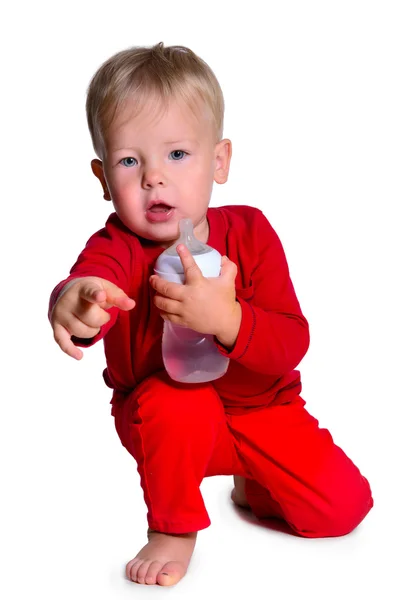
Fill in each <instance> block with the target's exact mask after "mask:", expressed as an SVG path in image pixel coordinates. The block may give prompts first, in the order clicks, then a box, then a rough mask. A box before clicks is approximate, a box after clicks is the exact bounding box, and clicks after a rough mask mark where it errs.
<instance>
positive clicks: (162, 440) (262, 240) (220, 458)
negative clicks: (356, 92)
mask: <svg viewBox="0 0 400 600" xmlns="http://www.w3.org/2000/svg"><path fill="white" fill-rule="evenodd" d="M86 108H87V118H88V124H89V129H90V133H91V137H92V141H93V146H94V149H95V152H96V154H97V156H98V157H99V158H97V159H94V160H93V161H92V165H91V166H92V170H93V173H94V175H95V176H96V177H97V178H98V179H99V181H100V183H101V185H102V189H103V192H104V198H105V200H108V201H111V202H112V204H113V207H114V210H115V212H113V213H112V214H111V215H110V217H109V218H108V220H107V222H106V224H105V227H104V228H103V229H101V230H100V231H98V232H97V233H95V234H94V235H93V236H92V237H91V238H90V239H89V241H88V242H87V244H86V247H85V248H84V250H83V251H82V252H81V254H80V255H79V257H78V259H77V261H76V263H75V264H74V266H73V267H72V269H71V272H70V276H69V277H68V278H67V279H65V280H64V281H62V282H61V283H60V284H59V285H58V286H57V287H56V288H55V289H54V291H53V293H52V295H51V299H50V309H49V317H50V321H51V324H52V327H53V331H54V338H55V340H56V342H57V343H58V345H59V346H60V348H61V349H62V350H63V351H64V352H66V353H67V354H68V355H70V356H71V357H73V358H76V359H78V360H79V359H81V358H82V356H83V353H82V350H81V349H80V347H88V346H91V345H92V344H95V343H96V342H97V341H98V340H100V339H103V341H104V349H105V355H106V362H107V368H106V369H105V371H104V379H105V383H106V384H107V385H108V386H109V387H110V388H112V390H113V394H112V400H111V404H112V410H111V413H112V415H113V416H114V418H115V426H116V430H117V432H118V435H119V437H120V439H121V442H122V444H123V445H124V446H125V448H126V449H127V450H128V452H130V453H131V454H132V456H133V457H134V458H135V460H136V462H137V468H138V472H139V475H140V480H141V486H142V488H143V493H144V500H145V502H146V505H147V508H148V513H147V516H148V526H149V529H148V543H147V544H146V545H145V546H144V547H143V548H142V549H141V550H140V552H139V553H138V554H137V555H136V557H135V558H133V559H132V560H131V561H130V562H128V564H127V566H126V574H127V577H128V578H129V579H131V580H132V581H134V582H137V583H142V584H159V585H165V586H168V585H174V584H176V583H177V582H178V581H179V580H180V579H181V578H182V577H183V576H184V575H185V573H186V571H187V568H188V565H189V562H190V559H191V556H192V553H193V550H194V547H195V542H196V536H197V532H198V531H199V530H201V529H204V528H206V527H208V526H209V525H210V519H209V516H208V513H207V510H206V508H205V506H204V502H203V498H202V495H201V492H200V489H199V488H200V484H201V482H202V480H203V478H204V477H210V476H213V475H233V476H234V489H233V491H232V496H231V497H232V500H233V502H234V503H236V504H237V505H239V506H241V507H243V508H245V509H247V510H251V511H253V513H254V514H255V515H256V516H257V517H258V518H259V519H265V518H275V519H281V520H284V521H285V522H286V523H287V524H288V526H289V527H290V529H291V530H292V531H293V533H294V534H295V535H298V536H303V537H327V536H341V535H345V534H347V533H349V532H350V531H352V530H353V529H354V528H355V527H357V525H358V524H359V523H360V522H361V521H362V520H363V519H364V517H365V516H366V515H367V513H368V512H369V510H370V509H371V507H372V506H373V499H372V496H371V490H370V486H369V484H368V481H367V480H366V479H365V477H363V476H362V475H361V473H360V471H359V470H358V468H357V467H356V466H355V465H354V464H353V463H352V461H351V460H350V459H349V458H348V457H347V456H346V454H345V453H344V452H343V451H342V450H341V449H340V448H339V447H338V446H336V445H335V444H334V442H333V440H332V437H331V435H330V433H329V432H328V431H327V430H326V429H321V428H319V426H318V421H317V420H316V419H315V418H313V417H312V416H311V415H310V414H309V413H308V412H307V411H306V409H305V401H304V400H303V399H302V397H301V396H300V392H301V380H300V373H299V371H297V370H295V367H296V366H297V365H298V364H299V363H300V361H301V360H302V358H303V357H304V355H305V354H306V352H307V349H308V346H309V329H308V323H307V320H306V319H305V317H304V316H303V314H302V311H301V308H300V305H299V302H298V300H297V297H296V294H295V291H294V288H293V285H292V282H291V279H290V276H289V270H288V265H287V262H286V258H285V254H284V250H283V248H282V244H281V242H280V240H279V238H278V236H277V234H276V232H275V231H274V229H273V228H272V226H271V225H270V223H269V222H268V220H267V219H266V217H265V216H264V214H263V213H262V212H261V211H260V210H258V209H256V208H253V207H250V206H247V205H240V206H236V205H233V206H224V207H219V208H210V207H209V202H210V197H211V193H212V187H213V182H214V181H215V182H217V183H220V184H222V183H225V182H226V181H227V179H228V174H229V167H230V160H231V153H232V144H231V142H230V140H229V139H226V138H223V137H222V132H223V114H224V101H223V95H222V91H221V89H220V86H219V84H218V81H217V79H216V77H215V75H214V73H213V72H212V71H211V69H210V68H209V66H208V65H207V64H206V63H205V62H204V61H203V60H201V59H200V58H199V57H198V56H196V55H195V54H194V53H193V52H192V51H191V50H189V49H188V48H185V47H181V46H173V47H164V45H163V44H162V43H160V44H157V45H156V46H154V47H152V48H146V47H143V48H142V47H135V48H131V49H128V50H125V51H122V52H119V53H118V54H116V55H115V56H112V57H111V58H110V59H109V60H107V61H106V62H105V63H104V64H103V65H102V66H101V67H100V68H99V70H98V71H97V72H96V74H95V75H94V77H93V79H92V81H91V83H90V86H89V90H88V96H87V105H86ZM183 218H190V219H191V220H192V222H193V224H194V232H195V235H196V237H197V238H198V239H200V240H201V241H202V242H204V243H207V244H208V245H210V246H212V247H213V248H216V249H217V250H218V251H219V252H220V253H221V256H222V257H223V258H222V264H221V274H220V277H217V278H211V279H207V278H205V277H203V276H202V274H201V271H200V270H199V268H198V267H197V265H196V263H195V262H194V260H193V258H192V256H191V254H190V253H189V252H188V250H187V249H186V248H185V247H184V246H180V247H179V254H180V258H181V261H182V264H183V267H184V270H185V277H186V281H185V284H184V285H179V284H175V283H168V282H166V281H163V280H162V279H160V278H159V277H157V276H155V275H153V274H152V273H153V269H154V264H155V261H156V260H157V258H158V256H159V255H160V254H161V252H163V251H164V249H165V248H166V247H168V246H170V245H171V244H173V243H174V242H175V241H176V240H177V239H178V237H179V228H178V225H179V221H180V220H181V219H183ZM164 320H169V321H171V322H172V323H175V324H178V325H182V326H184V327H189V328H191V329H193V330H196V331H198V332H201V333H204V334H210V335H212V336H214V337H213V339H214V342H215V344H216V347H217V348H218V350H219V352H221V354H222V355H224V356H227V357H229V359H230V362H229V368H228V371H227V372H226V374H225V375H224V376H223V377H221V378H220V379H217V380H215V381H212V382H209V383H202V384H180V383H177V382H175V381H173V380H172V379H170V377H169V376H168V374H167V373H166V371H165V368H164V365H163V360H162V353H161V337H162V330H163V323H164Z"/></svg>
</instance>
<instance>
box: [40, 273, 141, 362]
mask: <svg viewBox="0 0 400 600" xmlns="http://www.w3.org/2000/svg"><path fill="white" fill-rule="evenodd" d="M65 287H66V288H67V289H66V290H65V291H64V290H63V291H62V293H61V294H60V296H59V299H58V301H57V303H56V304H55V306H54V309H53V311H52V314H51V319H50V321H51V325H52V327H53V332H54V339H55V340H56V342H57V344H58V345H59V346H60V348H61V350H62V351H63V352H65V353H66V354H68V355H69V356H72V358H76V359H77V360H80V359H81V358H82V356H83V353H82V351H81V350H80V349H79V348H77V346H75V344H74V343H73V341H72V339H71V337H72V336H75V337H77V338H93V337H94V336H96V335H97V334H98V333H99V331H100V328H101V327H102V326H103V325H105V324H106V323H107V322H108V321H109V320H110V318H111V316H110V314H109V313H108V312H107V309H109V308H111V307H116V308H118V309H120V310H131V309H132V308H133V307H134V306H135V301H134V300H132V299H131V298H129V297H128V296H127V295H126V294H125V292H124V291H123V290H121V289H119V288H118V287H117V286H116V285H114V284H113V283H111V282H110V281H107V280H106V279H101V278H100V277H82V278H79V279H75V280H74V281H72V282H70V284H67V286H65ZM64 289H65V288H64Z"/></svg>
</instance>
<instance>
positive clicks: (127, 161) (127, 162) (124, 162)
mask: <svg viewBox="0 0 400 600" xmlns="http://www.w3.org/2000/svg"><path fill="white" fill-rule="evenodd" d="M119 162H120V163H121V164H122V165H124V167H133V165H134V164H135V163H136V158H133V157H132V156H127V157H126V158H123V159H122V160H120V161H119Z"/></svg>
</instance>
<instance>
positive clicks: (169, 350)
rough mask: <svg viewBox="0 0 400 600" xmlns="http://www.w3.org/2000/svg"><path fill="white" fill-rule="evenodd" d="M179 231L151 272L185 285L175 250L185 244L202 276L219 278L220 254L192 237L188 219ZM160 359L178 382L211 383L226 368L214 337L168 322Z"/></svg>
mask: <svg viewBox="0 0 400 600" xmlns="http://www.w3.org/2000/svg"><path fill="white" fill-rule="evenodd" d="M179 230H180V238H179V239H178V241H177V242H176V243H175V244H173V245H172V246H170V247H169V248H167V249H166V250H165V251H164V252H163V253H162V254H161V255H160V256H159V257H158V259H157V262H156V264H155V269H154V272H155V273H156V274H157V275H159V276H160V277H162V278H163V279H167V280H168V281H173V282H175V283H182V284H183V283H185V275H184V271H183V266H182V262H181V259H180V257H179V254H178V253H177V251H176V247H177V246H178V245H179V244H185V246H186V247H187V248H188V250H189V251H190V253H191V254H192V256H193V258H194V260H195V261H196V263H197V265H198V266H199V268H200V270H201V272H202V274H203V275H204V277H218V276H219V274H220V271H221V254H220V253H219V252H218V251H217V250H215V249H214V248H211V246H207V244H203V243H202V242H200V240H198V239H197V238H196V237H195V236H194V233H193V223H192V221H191V220H190V219H182V220H181V221H180V222H179ZM162 356H163V361H164V366H165V368H166V370H167V372H168V374H169V376H170V377H171V379H173V380H174V381H179V382H181V383H204V382H206V381H213V380H214V379H218V378H219V377H222V375H224V374H225V373H226V371H227V369H228V365H229V358H227V357H226V356H223V355H222V354H221V353H220V352H219V351H218V348H217V346H216V345H215V343H214V336H213V335H211V334H204V333H198V332H197V331H193V330H192V329H189V328H187V327H182V326H180V325H175V324H173V323H171V322H170V321H164V330H163V337H162Z"/></svg>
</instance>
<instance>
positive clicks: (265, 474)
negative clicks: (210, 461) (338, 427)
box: [231, 396, 373, 537]
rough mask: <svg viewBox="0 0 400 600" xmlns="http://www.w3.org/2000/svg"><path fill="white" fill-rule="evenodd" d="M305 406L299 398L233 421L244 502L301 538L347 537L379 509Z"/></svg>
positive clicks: (366, 486)
mask: <svg viewBox="0 0 400 600" xmlns="http://www.w3.org/2000/svg"><path fill="white" fill-rule="evenodd" d="M304 404H305V402H304V400H302V398H300V396H299V397H298V398H297V399H296V400H294V401H293V402H292V403H290V404H284V405H281V406H273V407H269V408H268V407H267V408H265V409H263V410H259V411H254V412H250V413H247V414H244V415H237V416H233V417H232V419H231V427H232V428H233V430H234V432H235V437H236V439H238V440H239V441H240V443H239V453H240V457H241V459H242V462H243V465H244V467H245V469H246V471H247V475H246V482H245V488H244V490H243V491H244V497H245V499H246V502H247V503H248V504H249V505H250V507H251V509H252V510H253V512H254V513H255V514H256V516H258V517H259V518H266V517H271V516H273V517H278V518H282V519H284V520H285V521H286V522H287V523H289V525H290V526H291V528H292V529H293V530H294V531H295V532H296V533H297V534H299V535H301V536H304V537H331V536H341V535H345V534H347V533H350V532H351V531H352V530H353V529H354V528H355V527H357V525H359V523H360V522H361V521H362V520H363V519H364V517H365V516H366V515H367V514H368V512H369V510H370V509H371V507H372V506H373V499H372V496H371V490H370V486H369V483H368V481H367V480H366V479H365V477H363V476H362V475H361V473H360V471H359V470H358V468H357V467H356V466H355V465H354V464H353V463H352V461H351V460H350V459H349V458H348V457H347V456H346V454H345V453H344V452H343V451H342V450H341V449H340V448H339V447H338V446H336V445H335V444H334V442H333V440H332V436H331V435H330V433H329V431H328V430H327V429H322V428H320V427H319V426H318V421H317V420H316V419H315V418H314V417H312V416H311V415H310V414H309V413H308V412H307V411H306V410H305V408H304ZM235 483H236V482H235Z"/></svg>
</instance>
